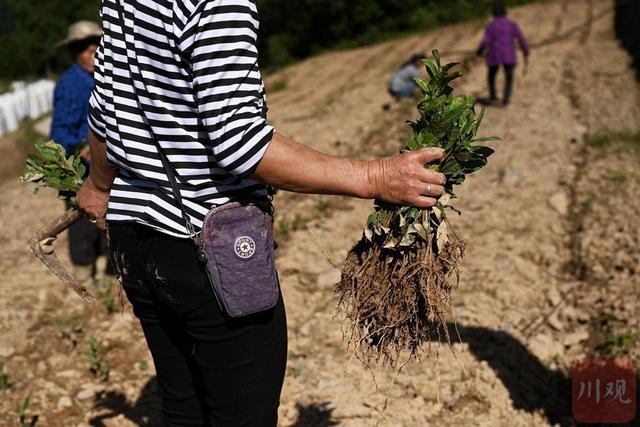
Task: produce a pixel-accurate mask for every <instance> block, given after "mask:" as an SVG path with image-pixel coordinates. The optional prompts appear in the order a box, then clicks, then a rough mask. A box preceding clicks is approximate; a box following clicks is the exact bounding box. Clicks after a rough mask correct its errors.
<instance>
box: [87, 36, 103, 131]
mask: <svg viewBox="0 0 640 427" xmlns="http://www.w3.org/2000/svg"><path fill="white" fill-rule="evenodd" d="M103 39H104V37H103ZM93 78H94V80H95V82H94V86H93V91H91V98H89V126H90V127H91V130H93V132H94V133H95V134H96V135H99V136H100V137H101V138H102V139H105V138H106V133H107V132H106V124H105V117H104V103H105V101H104V88H105V86H104V40H101V41H100V45H99V46H98V50H97V51H96V58H95V71H94V73H93Z"/></svg>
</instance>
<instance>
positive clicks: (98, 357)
mask: <svg viewBox="0 0 640 427" xmlns="http://www.w3.org/2000/svg"><path fill="white" fill-rule="evenodd" d="M87 343H88V344H89V351H88V352H87V353H85V355H86V357H87V360H88V361H89V365H90V367H89V369H90V370H91V372H92V373H93V375H95V377H96V378H97V379H99V380H101V381H106V380H107V379H108V378H109V365H108V364H107V360H106V359H105V356H106V354H107V353H108V352H109V350H110V349H107V350H102V349H101V345H100V343H99V342H98V340H97V339H96V337H94V336H91V337H89V339H88V340H87Z"/></svg>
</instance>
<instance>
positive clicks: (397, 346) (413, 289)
mask: <svg viewBox="0 0 640 427" xmlns="http://www.w3.org/2000/svg"><path fill="white" fill-rule="evenodd" d="M436 247H437V246H436V244H435V242H431V243H427V242H425V241H420V242H416V244H415V245H413V246H412V248H411V249H410V250H408V251H406V252H405V253H404V254H402V255H400V254H397V253H393V252H390V251H388V250H386V249H383V247H382V244H381V243H379V242H376V241H373V242H371V241H370V240H368V239H366V238H363V239H362V240H361V241H360V242H358V243H357V244H356V245H355V246H354V247H353V248H352V249H351V251H350V252H349V255H348V256H347V260H346V262H345V264H344V266H343V268H342V279H341V282H340V283H339V284H338V285H337V286H336V293H337V295H338V298H339V310H340V311H342V312H343V313H344V314H345V315H346V317H347V318H348V319H349V320H350V322H351V331H348V334H349V336H348V341H349V345H350V346H353V349H354V351H355V352H356V354H357V355H358V357H359V358H360V359H361V360H363V361H364V362H365V363H369V362H371V361H373V362H378V361H382V362H383V363H388V364H390V365H391V366H395V365H396V364H397V362H398V360H399V357H400V354H401V352H403V351H408V352H409V353H410V357H411V358H418V359H419V358H420V356H421V354H422V349H423V344H424V343H426V342H428V341H432V340H441V339H444V340H446V341H447V342H449V343H450V337H449V332H448V330H447V326H446V320H447V318H448V317H449V316H450V315H451V303H450V296H451V291H452V289H453V287H454V286H455V285H457V283H458V278H459V269H458V265H459V262H460V260H461V258H462V256H463V255H464V242H462V241H461V240H460V239H459V238H458V237H457V236H455V233H452V232H451V233H450V239H449V242H448V243H447V244H446V246H445V248H444V250H442V251H440V253H437V249H436Z"/></svg>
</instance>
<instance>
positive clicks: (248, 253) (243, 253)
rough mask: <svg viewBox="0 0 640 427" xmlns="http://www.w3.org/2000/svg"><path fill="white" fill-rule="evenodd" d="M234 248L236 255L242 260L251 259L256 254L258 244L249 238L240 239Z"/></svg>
mask: <svg viewBox="0 0 640 427" xmlns="http://www.w3.org/2000/svg"><path fill="white" fill-rule="evenodd" d="M233 246H234V250H235V252H236V255H238V256H239V257H240V258H242V259H249V258H251V257H252V256H253V254H255V253H256V242H254V241H253V239H252V238H251V237H249V236H242V237H238V238H237V239H236V243H235V244H234V245H233Z"/></svg>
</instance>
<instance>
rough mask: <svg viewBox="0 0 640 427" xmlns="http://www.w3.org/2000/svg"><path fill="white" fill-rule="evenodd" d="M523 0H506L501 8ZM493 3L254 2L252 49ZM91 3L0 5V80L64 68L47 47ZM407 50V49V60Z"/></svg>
mask: <svg viewBox="0 0 640 427" xmlns="http://www.w3.org/2000/svg"><path fill="white" fill-rule="evenodd" d="M530 1H531V0H507V1H505V3H506V4H508V5H518V4H523V3H528V2H530ZM493 3H494V0H446V1H445V0H323V1H317V0H257V4H258V10H259V12H260V21H261V26H260V37H259V40H258V50H259V52H260V64H261V66H262V67H263V68H264V69H275V68H279V67H282V66H284V65H287V64H289V63H291V62H293V61H296V60H300V59H303V58H306V57H307V56H309V55H312V54H315V53H318V52H320V51H323V50H326V49H330V48H346V47H354V46H361V45H365V44H369V43H375V42H378V41H381V40H384V39H388V38H390V37H393V36H396V35H398V34H404V33H408V32H414V31H425V30H429V29H432V28H435V27H437V26H438V25H446V24H452V23H456V22H460V21H464V20H468V19H473V18H477V17H482V16H486V15H487V14H488V12H489V11H490V8H491V6H492V4H493ZM99 7H100V1H99V0H88V1H87V0H48V1H46V2H42V1H37V0H0V10H2V13H0V79H8V80H11V79H24V78H28V77H33V76H38V75H44V74H48V73H51V72H53V73H58V72H61V71H63V70H64V69H65V68H66V67H67V66H68V65H69V63H70V59H69V57H68V55H66V54H65V53H64V52H55V50H54V46H55V44H56V43H57V42H58V41H60V40H62V39H64V38H65V37H66V34H67V28H68V26H69V25H70V24H72V23H73V22H75V21H78V20H83V19H88V20H93V21H99V16H98V10H99ZM411 53H412V52H407V56H409V55H410V54H411Z"/></svg>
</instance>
